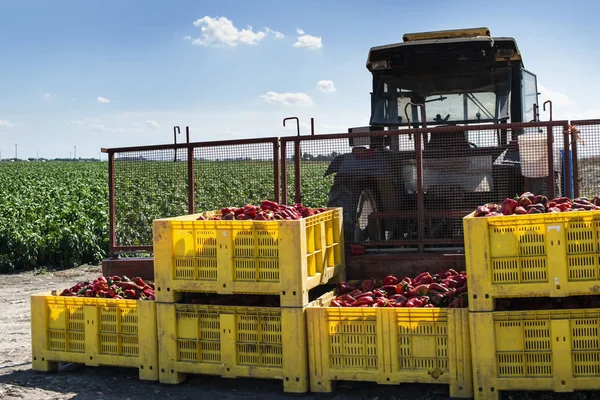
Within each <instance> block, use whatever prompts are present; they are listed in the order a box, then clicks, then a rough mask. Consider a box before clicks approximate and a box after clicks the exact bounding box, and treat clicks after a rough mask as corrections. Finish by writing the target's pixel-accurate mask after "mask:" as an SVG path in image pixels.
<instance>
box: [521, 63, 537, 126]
mask: <svg viewBox="0 0 600 400" xmlns="http://www.w3.org/2000/svg"><path fill="white" fill-rule="evenodd" d="M522 85H523V90H522V93H523V122H530V121H533V120H534V119H535V116H534V115H533V105H534V104H535V105H537V104H538V97H537V77H536V76H535V75H534V74H532V73H531V72H528V71H526V70H523V83H522Z"/></svg>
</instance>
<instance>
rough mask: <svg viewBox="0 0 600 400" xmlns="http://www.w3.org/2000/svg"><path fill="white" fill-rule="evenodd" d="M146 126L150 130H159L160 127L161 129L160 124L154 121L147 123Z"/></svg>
mask: <svg viewBox="0 0 600 400" xmlns="http://www.w3.org/2000/svg"><path fill="white" fill-rule="evenodd" d="M146 126H147V127H149V128H152V129H158V127H159V125H158V122H156V121H152V120H151V119H149V120H148V121H146Z"/></svg>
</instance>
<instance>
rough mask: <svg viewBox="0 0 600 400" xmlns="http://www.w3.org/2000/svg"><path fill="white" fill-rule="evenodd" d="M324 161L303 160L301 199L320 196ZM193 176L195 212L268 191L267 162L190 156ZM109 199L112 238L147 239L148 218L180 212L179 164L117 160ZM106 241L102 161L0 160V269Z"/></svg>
mask: <svg viewBox="0 0 600 400" xmlns="http://www.w3.org/2000/svg"><path fill="white" fill-rule="evenodd" d="M327 165H328V163H327V162H317V161H315V162H304V163H303V165H302V191H303V194H304V195H303V201H304V203H305V204H306V205H309V206H312V207H317V206H324V205H325V204H326V203H327V195H328V190H329V187H330V185H331V183H332V178H331V177H328V178H323V173H324V171H325V169H326V168H327ZM293 181H294V177H293V171H292V173H288V185H287V186H288V188H289V189H288V193H289V196H290V197H289V198H290V200H293ZM194 182H195V185H194V189H195V190H194V193H195V196H194V197H195V206H196V211H205V210H215V209H219V208H221V207H223V206H241V205H244V204H246V203H259V202H260V201H262V200H263V199H265V198H266V199H273V197H274V179H273V165H272V163H271V162H267V161H263V162H261V161H197V162H195V176H194ZM115 198H116V201H115V206H116V207H115V212H116V221H115V223H116V243H117V245H152V220H153V219H155V218H161V217H170V216H177V215H183V214H187V213H188V196H187V163H186V162H156V161H154V162H153V161H122V160H119V159H117V160H115ZM108 244H109V203H108V164H107V163H106V162H103V163H101V162H81V163H73V162H45V163H36V162H32V163H29V162H12V163H9V162H2V163H0V272H13V271H20V270H26V269H34V268H40V267H47V268H68V267H71V266H74V265H80V264H83V263H98V262H100V261H101V260H102V259H103V258H104V257H106V255H107V252H108Z"/></svg>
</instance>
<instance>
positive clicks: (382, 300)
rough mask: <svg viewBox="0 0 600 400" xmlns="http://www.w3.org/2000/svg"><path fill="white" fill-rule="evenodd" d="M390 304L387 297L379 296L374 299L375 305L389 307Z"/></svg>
mask: <svg viewBox="0 0 600 400" xmlns="http://www.w3.org/2000/svg"><path fill="white" fill-rule="evenodd" d="M390 304H391V303H390V301H389V300H388V299H385V298H383V297H380V298H378V299H377V300H376V301H375V305H376V306H377V307H389V306H390Z"/></svg>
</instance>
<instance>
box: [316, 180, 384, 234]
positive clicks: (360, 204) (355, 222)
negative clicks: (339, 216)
mask: <svg viewBox="0 0 600 400" xmlns="http://www.w3.org/2000/svg"><path fill="white" fill-rule="evenodd" d="M361 186H362V185H356V186H355V185H352V186H350V185H348V184H346V183H342V182H335V183H334V184H333V186H332V187H331V189H330V191H329V201H328V202H327V207H342V208H343V209H344V211H343V213H344V239H345V240H346V241H347V242H364V241H367V240H381V239H382V238H381V237H380V236H381V232H380V231H381V229H380V224H379V223H378V222H376V223H377V225H378V226H377V227H376V228H371V230H372V232H375V236H374V237H369V227H368V216H369V214H371V213H372V212H377V211H378V203H377V200H376V198H375V195H374V194H373V193H374V191H373V190H372V189H371V188H368V187H361Z"/></svg>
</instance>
